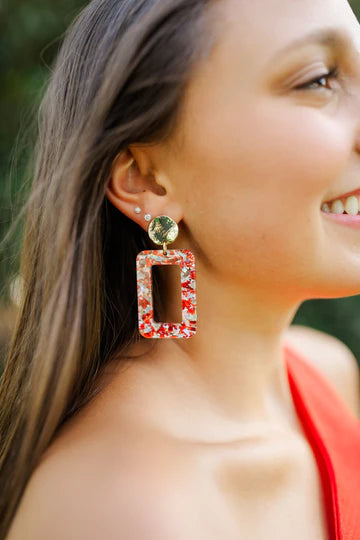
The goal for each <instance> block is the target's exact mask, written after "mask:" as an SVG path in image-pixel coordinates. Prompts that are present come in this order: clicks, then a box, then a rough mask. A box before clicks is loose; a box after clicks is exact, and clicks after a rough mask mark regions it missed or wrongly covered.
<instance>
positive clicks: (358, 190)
mask: <svg viewBox="0 0 360 540" xmlns="http://www.w3.org/2000/svg"><path fill="white" fill-rule="evenodd" d="M351 195H355V196H357V197H360V187H358V188H356V189H354V190H353V191H348V192H346V193H343V194H342V195H337V196H336V197H334V198H333V199H329V200H327V201H324V202H323V203H322V204H324V203H327V204H329V205H330V204H331V203H332V202H334V201H338V200H340V201H341V200H343V199H347V198H348V197H351Z"/></svg>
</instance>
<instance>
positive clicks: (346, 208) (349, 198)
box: [321, 188, 360, 216]
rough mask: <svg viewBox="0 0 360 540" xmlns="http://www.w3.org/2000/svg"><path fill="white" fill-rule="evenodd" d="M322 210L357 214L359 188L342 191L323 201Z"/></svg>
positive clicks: (359, 197)
mask: <svg viewBox="0 0 360 540" xmlns="http://www.w3.org/2000/svg"><path fill="white" fill-rule="evenodd" d="M321 210H322V212H326V213H329V214H348V215H351V216H357V215H359V214H360V188H357V189H354V190H353V191H349V192H348V193H344V194H343V195H339V196H337V197H334V198H333V199H330V200H329V201H325V202H323V203H322V205H321Z"/></svg>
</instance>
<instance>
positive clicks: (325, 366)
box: [285, 325, 360, 418]
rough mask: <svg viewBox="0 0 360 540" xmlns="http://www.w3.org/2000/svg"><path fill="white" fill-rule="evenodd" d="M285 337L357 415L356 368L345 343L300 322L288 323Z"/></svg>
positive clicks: (359, 377)
mask: <svg viewBox="0 0 360 540" xmlns="http://www.w3.org/2000/svg"><path fill="white" fill-rule="evenodd" d="M285 339H286V341H287V342H288V343H289V346H292V347H294V349H295V350H297V351H298V352H299V353H300V354H302V355H303V356H304V359H305V360H309V361H310V362H311V363H312V364H313V365H314V366H315V367H317V368H318V369H319V370H320V371H321V372H322V373H323V374H324V375H325V376H326V378H327V379H328V380H329V381H330V383H331V384H332V385H333V386H334V387H335V389H336V390H337V392H338V393H339V394H340V395H341V397H342V398H343V399H344V400H345V402H346V403H347V405H348V407H349V408H350V410H351V411H352V412H353V413H354V414H355V416H356V417H358V418H360V370H359V366H358V363H357V360H356V358H355V356H354V354H353V353H352V351H351V350H350V349H349V347H347V346H346V345H345V343H343V342H342V341H341V340H340V339H338V338H336V337H335V336H332V335H330V334H326V333H325V332H321V331H320V330H316V329H314V328H309V327H306V326H300V325H291V326H290V327H289V328H288V329H287V330H286V332H285Z"/></svg>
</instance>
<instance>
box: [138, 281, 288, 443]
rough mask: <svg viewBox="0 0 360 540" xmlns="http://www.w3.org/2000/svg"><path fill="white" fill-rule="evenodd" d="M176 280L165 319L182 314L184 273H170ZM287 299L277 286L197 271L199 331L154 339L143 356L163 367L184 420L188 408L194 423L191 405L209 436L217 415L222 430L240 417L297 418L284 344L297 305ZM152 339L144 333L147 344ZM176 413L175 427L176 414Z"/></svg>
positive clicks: (270, 421)
mask: <svg viewBox="0 0 360 540" xmlns="http://www.w3.org/2000/svg"><path fill="white" fill-rule="evenodd" d="M169 275H170V274H169ZM171 280H172V282H171V283H168V286H167V287H166V290H167V291H168V292H167V295H168V297H169V298H171V299H174V300H172V301H170V302H168V305H167V307H166V314H164V318H162V320H163V321H175V322H178V313H179V306H178V300H179V294H180V293H179V283H178V281H179V278H178V275H175V274H174V273H172V274H171V278H170V281H171ZM288 304H289V305H286V299H284V298H282V302H281V301H280V299H279V296H278V295H274V293H272V291H260V290H259V289H257V290H252V289H251V288H249V287H247V288H245V287H244V288H241V287H239V285H238V284H234V285H232V284H229V283H226V282H221V286H220V287H219V281H218V280H214V279H212V277H211V276H209V275H206V274H205V273H204V272H198V275H197V316H198V324H197V334H196V335H195V336H194V337H192V338H189V339H159V340H156V341H157V342H156V343H155V344H154V343H151V344H149V346H154V348H153V349H152V352H151V353H150V356H149V357H146V360H145V362H150V363H151V365H152V366H156V368H159V369H157V372H158V373H159V374H161V380H162V381H164V388H166V392H169V397H168V399H169V400H170V401H171V402H172V403H173V406H174V407H175V408H176V410H177V413H176V415H177V417H176V419H177V420H178V421H179V418H180V416H179V415H181V414H183V415H184V416H185V413H184V411H187V421H186V422H187V423H186V427H187V428H189V426H190V424H189V414H188V411H189V410H191V411H192V413H191V422H194V425H195V424H199V425H200V424H201V426H202V429H203V430H204V437H205V436H207V435H209V432H211V431H212V430H214V431H215V429H214V425H215V424H214V422H218V421H219V422H221V423H222V425H223V426H226V427H225V430H224V437H226V436H227V435H228V434H229V436H230V433H235V432H236V430H237V429H238V427H239V426H240V425H241V426H244V425H252V426H254V425H257V426H260V425H261V426H262V428H261V430H262V431H263V427H264V426H277V427H278V428H280V429H292V428H296V426H298V421H297V415H296V412H295V409H294V405H293V400H292V396H291V392H290V388H289V384H288V379H287V373H286V365H285V362H284V350H283V345H284V332H285V331H286V329H287V327H288V326H289V325H290V323H291V320H292V318H293V316H294V314H295V312H296V309H297V308H298V305H294V304H291V303H290V302H289V303H288ZM152 341H154V340H148V339H144V340H143V343H142V344H143V345H145V346H146V345H147V343H145V342H152ZM175 403H176V405H175ZM170 409H171V406H170V404H169V410H170ZM173 410H175V409H173ZM209 411H211V415H213V416H212V419H211V420H210V416H211V415H210V416H209ZM205 416H206V418H207V419H209V422H208V425H207V426H206V421H205V420H204V419H205ZM171 421H172V423H173V427H174V415H172V420H171ZM184 422H185V420H184ZM199 425H197V427H196V429H195V431H196V430H197V431H196V432H197V433H198V432H199ZM184 426H185V424H184ZM184 426H183V427H182V428H183V429H185V427H184ZM204 426H205V427H204ZM234 428H235V432H234ZM205 432H206V434H207V435H205Z"/></svg>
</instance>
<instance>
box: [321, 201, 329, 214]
mask: <svg viewBox="0 0 360 540" xmlns="http://www.w3.org/2000/svg"><path fill="white" fill-rule="evenodd" d="M321 210H322V211H323V212H327V213H329V212H331V210H330V206H329V205H328V203H324V204H323V205H322V207H321Z"/></svg>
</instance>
